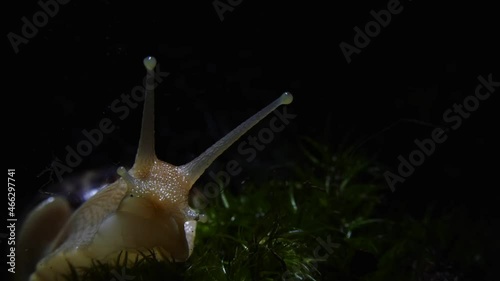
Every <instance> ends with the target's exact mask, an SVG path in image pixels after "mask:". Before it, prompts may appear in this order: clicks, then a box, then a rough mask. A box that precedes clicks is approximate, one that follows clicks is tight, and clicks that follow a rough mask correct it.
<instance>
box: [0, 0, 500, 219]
mask: <svg viewBox="0 0 500 281" xmlns="http://www.w3.org/2000/svg"><path fill="white" fill-rule="evenodd" d="M123 2H124V1H79V0H72V1H70V2H69V3H68V4H66V5H60V10H59V12H58V13H57V14H56V15H55V16H54V17H53V18H51V19H50V20H49V22H48V24H47V25H46V26H44V27H42V28H40V29H39V31H38V32H37V34H36V36H34V37H33V38H32V39H29V42H28V43H27V44H21V45H20V46H19V53H18V54H15V53H14V51H13V49H12V47H11V46H10V43H9V41H8V39H7V36H6V34H7V33H8V32H14V33H16V34H20V33H21V27H22V25H23V23H22V21H21V17H23V16H26V17H28V18H29V19H31V18H32V16H33V14H34V13H35V12H37V11H38V10H40V7H39V6H38V4H36V2H35V1H29V2H28V1H25V3H23V2H21V3H17V4H16V6H15V7H11V8H9V9H5V10H4V15H5V17H4V18H6V21H5V24H4V26H5V27H6V28H7V30H6V31H5V32H4V41H3V42H4V46H5V47H6V48H5V49H4V51H3V54H4V55H3V56H4V60H3V61H4V62H7V63H4V64H3V65H4V73H5V74H6V76H4V77H5V79H4V93H5V95H4V97H5V98H6V99H5V100H4V107H3V108H4V110H5V112H6V115H5V119H6V120H5V122H6V124H7V126H6V128H5V130H4V139H6V140H7V144H6V146H5V151H6V152H7V153H6V154H7V157H6V160H5V163H6V165H7V166H8V167H9V168H16V183H17V191H18V193H17V196H18V204H19V206H18V208H19V209H16V210H17V211H18V212H21V208H22V206H23V205H24V204H28V202H31V201H30V200H32V198H33V197H34V195H35V194H37V193H38V190H40V188H44V187H46V186H48V184H49V183H50V182H51V180H52V181H54V180H55V181H57V178H55V177H54V176H52V177H51V176H50V173H45V174H42V175H41V176H40V177H37V175H39V174H40V173H41V172H43V171H44V170H45V169H46V168H47V167H50V165H51V163H52V162H53V161H54V160H55V158H56V157H58V158H60V159H62V158H64V157H65V155H66V151H65V146H66V145H70V146H72V147H74V146H76V144H77V143H78V142H79V141H81V140H82V139H84V137H83V136H82V134H81V131H82V130H83V129H87V130H90V129H93V128H96V127H97V126H98V123H99V121H100V120H101V119H102V118H104V117H110V118H111V119H112V120H113V121H115V122H114V124H116V125H117V126H118V127H117V129H116V130H115V131H114V132H112V133H111V134H108V135H106V136H105V140H104V142H103V143H102V144H101V145H99V147H97V148H95V150H94V151H93V153H92V154H91V155H90V156H88V157H85V158H84V161H83V163H82V164H81V165H80V166H78V167H77V168H76V169H75V172H74V173H71V175H69V174H68V176H73V175H76V174H79V173H81V172H83V171H85V170H87V169H89V168H94V167H106V166H113V167H116V166H118V165H130V164H131V163H132V160H133V156H134V153H135V146H136V144H137V141H138V137H139V135H138V134H139V128H140V118H141V116H142V114H141V111H142V105H140V106H139V107H138V108H137V109H136V110H133V111H132V113H131V114H130V116H129V117H128V118H126V119H125V120H123V121H119V120H118V119H117V118H116V115H115V114H114V113H112V112H111V111H110V110H109V108H108V107H109V105H110V104H111V103H112V101H113V100H115V99H117V98H119V96H120V94H122V93H130V90H131V89H132V88H133V87H135V86H136V85H140V84H141V83H142V78H143V77H144V75H145V70H144V67H143V65H142V59H143V58H144V57H145V56H148V55H153V56H155V57H156V58H157V60H158V61H159V63H160V65H161V71H164V72H169V73H171V74H170V76H169V77H167V78H165V80H164V82H163V83H161V85H160V86H159V88H158V91H157V100H156V113H157V115H156V116H157V119H156V130H157V136H156V137H157V152H158V155H159V157H160V158H161V159H163V160H165V161H167V162H170V163H173V164H182V163H184V162H187V161H189V160H191V159H193V158H194V157H195V156H196V155H198V154H199V153H201V152H202V151H203V150H204V149H206V148H207V147H208V146H209V145H211V144H212V143H213V142H215V141H216V140H218V139H219V138H221V137H222V136H223V135H225V134H226V133H227V132H228V131H230V130H231V129H232V128H234V127H236V126H237V125H238V124H239V123H240V122H242V121H243V120H245V119H246V118H247V117H249V116H251V115H252V114H253V113H255V112H256V111H257V110H259V109H260V108H262V107H263V106H265V105H267V104H268V103H269V102H271V101H272V100H274V99H275V98H277V97H278V96H279V95H280V94H281V93H282V92H284V91H290V92H292V93H293V94H294V97H295V100H294V102H293V103H292V104H291V105H290V106H288V110H289V112H292V113H294V114H297V118H296V119H295V120H293V122H292V123H291V124H290V125H289V126H288V127H287V129H286V131H284V132H283V133H281V134H280V135H279V136H277V138H276V139H275V140H274V141H273V143H272V144H271V145H269V146H268V147H266V150H265V151H263V152H262V153H260V154H259V155H258V157H257V160H256V162H254V163H251V164H250V165H249V166H248V167H247V169H245V170H244V172H243V174H242V175H241V176H240V178H238V179H237V181H238V180H240V181H241V180H247V179H253V178H256V177H258V174H259V173H258V172H259V169H258V167H269V166H270V165H283V164H284V163H290V162H291V163H293V161H294V159H296V158H295V154H294V153H295V152H296V149H294V147H295V146H294V145H295V144H296V143H297V139H298V138H300V137H303V136H308V137H311V138H313V139H316V140H318V141H323V142H326V143H330V144H331V145H332V147H337V146H338V145H339V144H340V143H344V144H352V145H354V144H357V143H361V142H363V141H365V140H368V141H366V142H363V143H364V144H363V145H362V146H361V147H360V151H362V152H363V153H365V154H366V155H368V156H369V157H372V158H373V159H375V160H376V161H377V162H378V163H380V164H381V166H383V167H389V168H390V169H392V171H395V169H396V167H397V165H398V164H399V163H398V160H397V156H398V155H400V154H402V155H403V156H405V157H407V155H408V154H409V153H410V152H411V151H412V150H414V149H415V145H414V144H413V140H414V139H415V138H419V139H422V138H427V137H429V136H430V133H431V131H432V129H433V126H439V125H446V124H444V122H443V117H442V114H443V112H445V110H447V109H448V108H450V107H451V106H452V105H453V104H454V103H461V102H462V101H463V99H464V98H465V97H466V96H468V95H471V94H473V93H474V89H475V87H476V85H477V84H478V81H477V77H478V75H482V76H484V77H486V76H487V75H488V74H490V73H493V78H494V80H497V81H498V80H500V77H499V76H498V65H499V64H498V62H499V61H498V50H499V48H498V47H499V44H498V43H497V41H498V23H496V25H495V24H494V23H493V22H494V19H495V18H498V15H497V14H495V12H494V10H495V8H493V7H492V6H488V5H483V4H470V3H467V2H464V3H456V2H450V3H448V4H442V5H441V6H437V4H436V3H435V2H432V1H412V2H409V1H402V2H401V5H402V6H403V11H402V12H401V13H400V14H398V15H393V16H392V19H391V22H390V23H389V25H388V26H387V27H385V28H382V30H381V32H380V34H379V35H378V36H377V37H375V38H373V39H372V40H371V42H370V44H369V45H368V46H367V47H366V48H364V49H362V50H361V53H360V54H354V55H353V56H352V62H351V63H350V64H348V63H347V62H346V60H345V58H344V56H343V54H342V52H341V50H340V48H339V44H340V42H342V41H345V42H346V43H349V44H353V37H354V31H353V28H354V27H355V26H358V27H360V28H363V27H364V25H365V24H366V23H367V22H368V21H371V20H372V16H371V15H370V10H372V9H373V10H376V11H378V10H380V9H386V7H387V3H388V1H369V2H368V1H367V2H359V1H349V2H348V3H334V4H331V5H326V4H325V3H326V2H325V3H322V2H321V3H320V2H316V3H312V2H303V1H297V2H295V3H290V2H291V1H272V3H270V1H249V0H243V1H242V2H241V4H239V5H237V6H236V7H234V10H233V11H232V12H226V13H224V20H223V21H221V20H220V18H219V16H218V14H217V12H216V10H215V9H214V6H213V4H212V1H189V2H188V1H186V2H184V1H163V2H164V3H156V2H155V3H150V1H145V2H141V3H136V2H130V3H123ZM221 2H223V3H225V2H224V1H221ZM466 3H467V4H466ZM495 37H497V38H495ZM495 71H496V74H495ZM497 94H498V91H497V92H495V93H494V94H492V95H491V97H490V98H489V99H488V100H486V101H484V102H481V104H480V106H479V109H478V110H477V111H475V112H473V113H471V117H470V118H469V119H467V120H464V122H463V124H462V126H461V127H460V128H458V129H457V130H456V131H453V132H450V133H449V134H448V140H447V141H446V142H445V143H443V144H441V145H438V146H437V149H436V152H435V153H434V154H433V155H432V156H431V157H430V158H428V159H426V161H425V163H424V164H423V165H422V166H420V167H418V168H417V169H416V171H415V173H414V174H413V175H412V176H411V177H410V178H409V179H408V180H407V181H405V182H404V183H402V184H398V185H397V188H396V192H394V193H391V191H390V189H389V188H387V197H388V198H389V203H388V206H389V207H388V208H389V209H390V208H394V211H398V212H399V211H402V212H408V213H410V214H412V215H414V216H416V217H419V216H421V215H422V213H423V212H424V210H425V208H426V206H428V205H430V204H433V205H435V206H437V208H438V209H443V210H446V209H449V208H452V207H453V206H457V205H460V206H465V207H466V209H467V210H468V211H469V216H470V217H471V218H477V219H480V218H483V219H486V220H488V221H491V224H492V226H493V224H495V225H497V223H498V217H497V216H496V215H495V213H497V211H496V204H497V202H498V199H499V198H498V196H497V195H495V194H496V192H495V189H496V188H497V187H498V177H496V173H498V171H497V170H498V157H497V154H496V153H494V148H496V147H497V140H498V139H494V137H493V136H494V135H495V134H496V132H497V131H498V125H497V121H496V119H498V117H496V118H495V119H494V117H495V116H496V114H495V113H496V112H495V111H496V108H495V106H494V104H495V103H497V102H498V97H497ZM448 125H449V124H448ZM384 129H387V130H384ZM381 131H382V132H381ZM253 132H256V130H254V131H253ZM234 157H238V156H237V152H236V150H235V149H232V150H230V151H229V152H228V153H227V154H225V155H224V156H223V157H222V158H221V163H223V161H224V160H225V159H232V158H234ZM295 164H297V165H299V164H300V163H295ZM215 165H219V164H217V163H216V164H215ZM256 167H257V168H256Z"/></svg>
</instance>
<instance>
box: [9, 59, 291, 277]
mask: <svg viewBox="0 0 500 281" xmlns="http://www.w3.org/2000/svg"><path fill="white" fill-rule="evenodd" d="M144 65H145V67H146V69H147V73H148V74H147V75H148V79H147V81H154V79H151V78H154V77H153V76H154V68H155V66H156V59H155V58H154V57H147V58H145V59H144ZM292 100H293V97H292V95H291V94H289V93H284V94H283V95H282V96H281V97H280V98H278V99H277V100H275V101H274V102H272V103H271V104H269V105H268V106H266V107H265V108H264V109H262V110H261V111H259V112H258V113H256V114H255V115H254V116H252V117H250V118H249V119H248V120H246V121H245V122H243V123H242V124H241V125H239V126H238V127H236V128H235V129H234V130H233V131H231V132H230V133H229V134H227V135H226V136H225V137H223V138H222V139H220V140H219V141H218V142H216V143H215V144H214V145H213V146H212V147H210V148H208V149H207V150H206V151H205V152H203V153H202V154H201V155H200V156H198V157H197V158H195V159H194V160H192V161H191V162H189V163H187V164H185V165H181V166H174V165H171V164H169V163H166V162H163V161H161V160H159V159H158V158H157V157H156V155H155V148H154V111H153V110H154V92H153V86H152V85H146V99H145V102H144V111H143V119H142V128H141V137H140V140H139V147H138V150H137V154H136V158H135V162H134V165H133V166H132V168H131V169H130V170H128V171H127V170H126V169H125V168H124V167H120V168H118V171H117V173H118V174H119V175H120V178H119V179H118V180H116V181H115V182H113V183H111V184H109V185H107V186H105V187H103V188H101V189H100V190H99V191H98V192H97V193H96V194H95V195H94V196H92V197H91V198H90V199H89V200H87V201H86V202H85V203H83V204H82V205H81V206H80V207H79V208H78V209H77V210H76V211H74V212H73V213H72V211H71V208H70V205H69V204H68V202H67V201H66V200H65V199H64V198H62V197H51V198H48V199H47V200H45V201H44V202H42V203H40V204H39V205H38V206H37V207H36V208H35V209H34V210H33V211H32V212H31V213H29V214H28V216H27V217H26V219H25V221H24V223H23V226H22V228H21V231H20V235H19V249H21V252H22V253H21V254H20V256H21V257H20V262H19V265H18V266H19V267H23V268H24V269H23V270H22V271H25V272H27V273H28V274H30V273H32V274H31V275H30V277H29V280H31V281H46V280H56V279H57V278H58V277H59V276H60V275H61V274H68V273H69V272H70V267H69V265H68V264H71V265H72V266H74V267H75V268H78V267H88V266H90V265H91V264H92V260H99V261H100V262H103V263H104V262H109V261H111V260H116V257H117V255H119V254H120V252H122V251H127V252H128V258H129V260H130V261H133V260H135V258H136V257H139V258H140V252H141V251H142V252H144V251H146V252H147V251H154V252H155V254H156V256H157V257H158V258H159V259H166V260H170V261H185V260H186V259H188V257H189V256H190V255H191V253H192V251H193V247H194V239H195V234H196V233H195V231H196V224H197V220H198V219H199V215H198V213H197V212H196V211H195V210H193V209H192V208H190V207H189V205H188V196H189V190H190V189H191V188H192V186H193V184H194V183H195V182H196V180H197V179H198V178H199V177H200V176H201V175H202V174H203V173H204V171H205V169H206V168H207V167H208V166H209V165H210V164H211V163H212V162H213V161H214V160H215V159H216V158H217V157H218V156H219V155H220V154H221V153H223V152H224V151H225V150H226V149H227V148H228V147H229V146H231V145H232V144H233V143H234V142H235V141H236V140H237V139H238V138H239V137H240V136H242V135H243V134H244V133H245V132H247V131H248V130H249V129H250V128H252V127H253V126H254V125H255V124H257V123H258V122H259V121H260V120H261V119H263V118H264V117H266V116H267V115H268V114H269V113H271V112H272V111H273V110H275V109H276V108H277V107H278V106H280V105H282V104H289V103H291V102H292Z"/></svg>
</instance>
